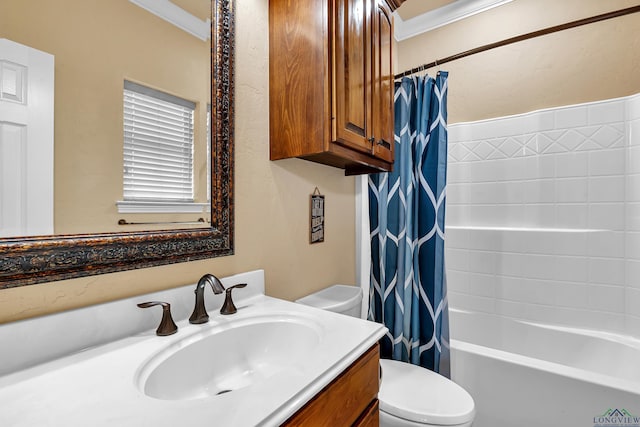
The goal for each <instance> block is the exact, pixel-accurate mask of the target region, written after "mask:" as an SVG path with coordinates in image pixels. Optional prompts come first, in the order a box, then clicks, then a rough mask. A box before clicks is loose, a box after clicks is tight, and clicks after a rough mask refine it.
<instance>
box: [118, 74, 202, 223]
mask: <svg viewBox="0 0 640 427" xmlns="http://www.w3.org/2000/svg"><path fill="white" fill-rule="evenodd" d="M195 107H196V105H195V103H193V102H191V101H187V100H185V99H181V98H178V97H176V96H173V95H169V94H167V93H164V92H160V91H158V90H155V89H151V88H148V87H145V86H142V85H139V84H136V83H132V82H129V81H125V82H124V176H123V178H124V188H123V190H124V191H123V194H124V202H118V207H119V211H120V212H125V211H126V210H123V208H124V206H132V205H137V206H147V207H150V206H155V208H153V209H151V211H155V212H158V211H159V210H158V209H160V211H163V212H185V210H182V209H175V208H176V206H178V205H184V204H185V203H188V204H192V203H193V201H194V195H193V188H194V185H193V179H194V178H193V153H194V111H195ZM160 205H163V206H172V207H173V208H158V206H160ZM199 209H201V208H199ZM144 211H147V212H149V211H150V210H148V209H139V210H137V211H136V212H144ZM186 211H192V210H191V209H187V210H186Z"/></svg>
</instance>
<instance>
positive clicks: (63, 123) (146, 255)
mask: <svg viewBox="0 0 640 427" xmlns="http://www.w3.org/2000/svg"><path fill="white" fill-rule="evenodd" d="M202 2H206V7H205V8H204V9H205V10H206V11H205V12H204V14H203V12H202V10H203V8H202V4H203V3H202ZM29 5H30V6H29ZM233 5H234V2H233V0H214V1H211V2H209V0H173V1H169V0H90V1H87V0H55V1H50V2H44V3H43V2H39V1H35V0H28V1H25V0H8V1H3V2H2V4H1V5H0V16H3V17H0V52H2V49H3V48H4V49H5V51H9V52H12V53H13V54H14V56H13V57H10V59H12V58H16V57H17V58H19V59H20V52H19V51H18V53H17V54H16V53H15V46H14V43H16V44H19V45H25V46H28V47H31V48H35V49H37V50H38V51H43V52H45V53H49V54H50V55H51V56H52V57H53V58H52V62H53V64H54V70H55V71H54V73H53V74H54V76H53V79H54V80H53V81H54V82H55V83H54V84H53V87H54V88H55V90H53V91H51V92H53V105H54V108H53V116H54V119H53V123H55V126H53V127H54V129H53V134H54V135H55V137H54V138H53V143H52V144H53V146H54V147H55V148H47V146H46V144H44V143H43V142H42V141H43V140H46V136H42V137H36V138H35V139H33V138H32V137H33V136H34V135H37V136H41V135H45V134H44V133H42V132H41V131H40V128H38V127H37V126H36V128H35V129H31V128H30V126H31V123H33V121H32V122H28V123H27V124H24V126H23V124H22V123H19V122H18V121H17V120H18V119H15V120H14V118H15V117H18V118H20V117H27V118H31V117H33V116H34V114H32V113H25V114H22V115H21V113H19V112H18V113H16V112H15V108H14V107H15V105H18V106H19V104H20V97H23V98H28V96H29V95H32V94H33V92H27V90H30V89H29V87H27V89H26V90H22V89H20V84H21V83H22V82H23V81H26V80H27V78H30V77H34V76H44V77H39V78H38V79H37V80H36V83H35V85H36V86H35V87H36V89H37V86H38V85H42V84H43V83H42V82H45V83H46V82H47V77H46V74H38V73H39V71H38V70H36V71H32V70H30V69H27V70H26V72H25V71H24V70H23V69H21V66H22V64H21V63H20V62H19V61H17V60H9V59H4V60H1V59H0V82H2V86H0V89H1V90H0V94H1V95H0V96H2V97H4V98H5V99H9V101H11V102H12V104H11V105H10V108H13V110H12V109H9V110H6V111H9V113H8V114H9V116H6V114H5V117H9V119H6V118H5V119H2V120H0V168H3V166H4V170H5V171H6V170H10V169H11V167H10V166H6V165H12V164H19V162H16V161H13V160H12V158H11V157H10V155H16V154H15V152H14V151H16V150H14V151H11V149H7V148H6V147H11V144H8V143H7V141H24V140H25V136H24V135H18V136H16V134H19V131H16V129H19V128H20V127H21V126H23V127H25V128H26V129H27V132H24V134H26V135H27V136H28V137H29V138H31V139H33V140H34V141H35V142H37V143H40V144H44V145H41V147H44V148H42V149H41V150H37V151H42V152H45V153H46V152H47V151H48V150H50V151H52V152H53V157H54V159H55V161H54V163H53V164H54V165H55V167H53V168H51V169H53V170H52V171H50V172H47V168H48V166H47V164H48V163H46V162H44V161H42V160H41V159H39V160H37V161H35V162H33V164H35V165H38V168H37V169H39V170H40V171H42V170H44V173H41V174H40V175H43V176H45V177H49V179H48V180H47V179H42V180H41V183H40V184H38V185H37V188H39V191H40V197H37V198H36V200H35V201H34V202H31V201H29V202H28V203H27V202H25V201H22V202H21V203H22V205H23V206H24V205H26V206H30V207H31V209H27V214H28V215H27V216H29V215H31V216H33V212H36V213H38V212H40V211H46V208H47V204H48V205H49V207H51V205H53V221H52V224H53V227H52V228H35V230H36V232H35V234H37V235H36V236H31V235H30V234H33V233H23V234H10V233H9V234H7V233H6V228H5V234H4V235H2V236H3V237H2V238H0V288H8V287H14V286H21V285H27V284H34V283H40V282H46V281H53V280H60V279H67V278H73V277H80V276H85V275H91V274H101V273H108V272H115V271H121V270H128V269H134V268H142V267H150V266H156V265H161V264H169V263H175V262H184V261H190V260H196V259H202V258H210V257H214V256H222V255H229V254H232V253H233V191H232V188H233V185H232V182H233V43H234V6H233ZM25 10H26V11H27V12H29V14H28V15H29V17H28V18H29V19H28V20H29V24H30V25H33V26H35V28H37V31H36V30H34V31H33V33H37V34H39V38H40V39H42V38H43V37H42V34H43V31H44V34H46V33H47V31H48V32H49V34H50V36H49V37H48V38H47V37H44V39H45V40H47V41H46V42H43V44H42V45H39V46H34V45H35V44H37V43H36V40H37V39H38V38H37V37H35V36H34V38H33V39H30V38H29V37H30V36H29V35H28V34H29V33H28V32H25V30H24V28H22V27H21V29H20V30H18V29H17V27H16V25H18V24H20V23H21V21H24V22H25V23H26V21H25V18H24V17H18V15H17V14H18V13H23V14H24V11H25ZM12 13H14V14H16V17H15V19H14V18H12V17H11V14H12ZM208 13H211V18H210V22H208V20H207V16H204V15H205V14H208ZM5 21H7V22H5ZM8 22H11V24H10V25H9V24H8ZM54 23H57V24H58V25H59V27H55V28H54V27H53V24H54ZM5 24H6V25H5ZM145 26H146V27H145ZM203 27H204V30H203ZM69 28H74V29H76V30H77V29H80V30H81V32H80V33H79V34H78V33H76V34H74V35H66V33H65V31H66V30H67V29H69ZM145 28H147V30H146V31H147V33H145ZM12 31H13V33H12V34H10V33H11V32H12ZM59 32H60V34H59ZM83 32H84V33H83ZM61 34H62V35H61ZM16 39H18V40H16ZM115 41H119V42H120V43H121V44H120V45H119V46H120V47H117V45H115V44H112V43H114V42H115ZM123 43H124V45H123ZM50 52H52V53H50ZM123 52H126V55H121V56H118V55H119V54H122V53H123ZM15 55H18V56H15ZM176 55H177V56H176ZM23 56H24V55H23ZM26 56H27V57H29V58H31V57H33V56H34V55H29V54H27V55H26ZM74 56H75V57H76V58H75V59H74V61H75V62H73V61H72V60H71V58H72V57H74ZM123 56H126V57H127V58H128V59H127V60H124V59H122V57H123ZM132 58H133V59H134V60H131V59H132ZM35 62H36V65H41V64H42V63H45V65H46V62H47V58H46V55H44V59H43V60H37V61H35ZM203 64H204V65H203ZM108 65H111V66H113V67H112V68H108ZM23 68H24V67H23ZM44 93H45V94H46V93H47V91H44ZM38 99H39V100H41V99H43V97H39V98H38ZM149 106H151V107H153V108H151V109H152V110H154V111H151V110H150V109H149V108H150V107H149ZM156 107H157V108H156ZM6 111H4V113H6ZM41 111H42V110H38V111H37V114H35V116H36V117H40V118H42V117H45V119H44V120H43V121H44V122H45V126H43V127H44V128H45V129H46V127H47V126H46V125H47V122H50V121H51V119H47V118H46V117H48V116H46V115H45V114H43V113H42V112H41ZM150 111H151V112H150ZM158 111H159V112H158ZM176 111H177V113H176ZM0 113H2V111H0ZM85 113H86V114H85ZM11 114H13V115H11ZM152 114H156V116H153V115H152ZM167 117H168V119H167ZM176 117H178V119H176ZM184 117H186V118H184ZM165 119H166V121H165ZM136 120H138V121H137V122H136ZM169 122H170V123H169ZM167 123H168V124H167ZM176 123H177V125H176ZM7 124H8V125H7ZM16 124H17V125H19V126H17V125H16ZM38 126H39V124H38ZM176 126H179V128H178V129H177V130H176ZM185 126H186V127H187V129H186V130H185ZM189 126H192V127H191V128H190V129H189V128H188V127H189ZM176 135H178V136H179V138H176ZM185 135H186V136H185ZM12 138H13V139H12ZM170 139H173V140H175V139H178V144H182V146H180V145H178V148H176V147H175V146H171V145H170V144H171V143H173V141H169V140H170ZM187 140H188V141H187ZM185 141H187V142H185ZM28 142H29V143H30V142H31V140H29V141H28ZM127 144H129V145H127ZM14 146H15V144H14ZM25 146H28V147H33V144H25ZM158 147H159V148H158ZM132 150H133V151H132ZM135 150H139V151H138V152H136V151H135ZM154 150H157V151H154ZM17 151H20V150H17ZM22 151H25V150H22ZM32 151H33V150H32ZM131 153H133V154H131ZM185 153H187V154H188V155H190V156H192V157H191V158H190V159H189V158H187V159H186V160H184V159H179V160H175V158H176V156H184V155H185ZM18 154H20V153H18ZM38 154H41V153H38ZM22 155H24V153H23V154H22ZM167 156H168V160H167ZM27 158H28V157H27ZM3 159H5V160H4V163H2V161H3ZM6 159H11V160H10V161H7V160H6ZM140 159H142V160H141V161H140ZM136 161H138V163H136ZM154 162H155V163H154ZM163 162H164V163H163ZM165 163H167V164H169V166H170V167H165ZM33 164H32V163H31V161H29V163H28V165H29V168H30V169H31V171H33V170H34V169H36V167H34V166H33ZM175 164H178V165H179V168H176V167H175ZM42 165H44V166H42ZM184 165H186V166H184ZM29 168H26V169H29ZM180 168H181V169H180ZM14 169H15V167H14ZM164 169H167V170H168V175H166V176H161V177H160V178H158V177H156V176H155V175H154V176H150V175H153V174H154V173H155V172H156V171H158V170H164ZM176 169H179V170H176ZM0 173H1V171H0ZM20 174H22V175H24V174H25V172H20ZM183 175H184V176H187V177H188V176H191V177H192V181H191V182H187V183H185V182H184V179H183V178H182V176H183ZM53 177H55V179H54V178H53ZM136 179H137V182H138V184H136ZM163 180H164V181H163ZM10 181H11V182H10ZM51 181H52V182H51ZM140 183H141V184H140ZM21 185H22V184H18V183H16V182H15V180H14V179H13V178H11V180H9V179H3V180H2V184H0V187H3V188H0V191H1V190H3V189H5V190H6V188H7V187H9V189H10V190H11V188H13V190H14V192H15V188H17V187H20V186H21ZM47 185H49V186H51V187H52V188H53V191H52V193H53V196H49V195H48V194H49V193H47V191H48V190H47V188H46V187H47ZM135 185H138V187H136V186H135ZM156 188H160V189H162V190H164V189H166V188H171V189H172V190H171V193H172V194H169V196H168V197H167V198H166V200H163V199H162V197H155V193H156ZM185 189H186V190H185ZM150 195H151V196H150ZM23 199H24V197H23ZM9 200H11V199H9ZM34 203H36V204H34ZM37 203H40V204H39V205H38V204H37ZM18 204H20V203H7V202H5V203H2V204H1V205H0V217H4V218H5V219H6V218H9V217H11V215H12V214H13V213H14V212H15V211H16V205H18ZM34 206H37V208H33V207H34ZM7 212H8V213H7ZM46 222H47V221H46V220H45V221H44V223H45V224H46ZM42 230H44V231H42ZM47 230H49V231H47Z"/></svg>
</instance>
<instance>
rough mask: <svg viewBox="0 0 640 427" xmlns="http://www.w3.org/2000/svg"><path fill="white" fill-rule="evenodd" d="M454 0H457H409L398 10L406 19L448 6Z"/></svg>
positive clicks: (403, 18)
mask: <svg viewBox="0 0 640 427" xmlns="http://www.w3.org/2000/svg"><path fill="white" fill-rule="evenodd" d="M454 1H456V0H407V1H405V2H404V3H403V4H402V6H400V7H399V8H398V10H397V12H398V14H399V15H400V18H402V20H403V21H406V20H408V19H411V18H415V17H416V16H419V15H422V14H423V13H427V12H429V11H431V10H434V9H438V8H440V7H442V6H446V5H448V4H449V3H453V2H454Z"/></svg>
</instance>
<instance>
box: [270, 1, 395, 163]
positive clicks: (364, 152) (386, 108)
mask: <svg viewBox="0 0 640 427" xmlns="http://www.w3.org/2000/svg"><path fill="white" fill-rule="evenodd" d="M401 2H402V0H299V1H295V2H292V1H288V0H270V1H269V73H270V75H269V82H270V83H269V95H270V102H269V104H270V105H269V108H270V148H271V150H270V156H271V160H278V159H284V158H291V157H298V158H302V159H306V160H311V161H314V162H318V163H323V164H327V165H330V166H335V167H339V168H343V169H345V173H346V174H347V175H352V174H359V173H372V172H381V171H389V170H391V168H392V164H393V145H394V144H393V131H394V129H393V91H394V87H393V80H394V77H393V66H392V65H393V59H392V46H393V17H392V15H391V13H392V11H393V10H394V9H395V8H396V7H397V6H398V5H399V4H400V3H401Z"/></svg>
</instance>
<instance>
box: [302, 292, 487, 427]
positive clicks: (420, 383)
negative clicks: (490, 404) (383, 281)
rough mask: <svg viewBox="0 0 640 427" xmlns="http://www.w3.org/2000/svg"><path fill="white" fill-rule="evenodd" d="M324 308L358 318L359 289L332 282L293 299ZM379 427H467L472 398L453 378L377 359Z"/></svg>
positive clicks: (473, 406) (396, 362)
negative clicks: (309, 293) (378, 365)
mask: <svg viewBox="0 0 640 427" xmlns="http://www.w3.org/2000/svg"><path fill="white" fill-rule="evenodd" d="M296 302H297V303H300V304H305V305H308V306H312V307H317V308H321V309H324V310H329V311H333V312H336V313H342V314H346V315H349V316H353V317H360V304H361V302H362V289H360V288H359V287H356V286H346V285H333V286H330V287H328V288H325V289H322V290H320V291H318V292H315V293H313V294H311V295H307V296H306V297H304V298H300V299H299V300H296ZM380 368H381V375H382V380H381V382H380V391H379V393H378V400H379V401H380V426H381V427H427V426H431V427H445V426H449V427H451V426H455V427H470V426H471V425H472V423H473V418H474V415H475V404H474V402H473V398H472V397H471V395H469V393H467V392H466V390H464V389H463V388H462V387H460V386H459V385H457V384H456V383H454V382H453V381H451V380H449V379H447V378H445V377H443V376H442V375H439V374H436V373H435V372H432V371H430V370H428V369H425V368H422V367H420V366H416V365H412V364H410V363H405V362H399V361H397V360H386V359H381V360H380Z"/></svg>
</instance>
